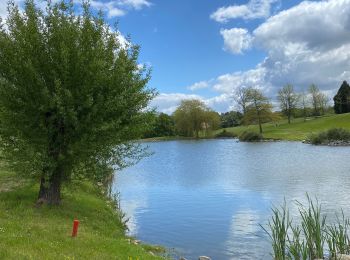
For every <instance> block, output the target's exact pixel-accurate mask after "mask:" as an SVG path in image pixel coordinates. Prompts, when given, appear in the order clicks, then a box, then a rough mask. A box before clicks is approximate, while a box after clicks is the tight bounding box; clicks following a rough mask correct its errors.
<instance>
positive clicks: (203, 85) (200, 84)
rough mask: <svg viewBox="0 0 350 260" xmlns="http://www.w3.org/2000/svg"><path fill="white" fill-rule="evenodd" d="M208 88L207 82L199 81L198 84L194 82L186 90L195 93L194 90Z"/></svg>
mask: <svg viewBox="0 0 350 260" xmlns="http://www.w3.org/2000/svg"><path fill="white" fill-rule="evenodd" d="M209 86H210V84H209V82H208V81H200V82H196V83H194V84H193V85H191V86H189V87H187V89H189V90H192V91H195V90H199V89H203V88H208V87H209Z"/></svg>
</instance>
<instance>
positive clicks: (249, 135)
mask: <svg viewBox="0 0 350 260" xmlns="http://www.w3.org/2000/svg"><path fill="white" fill-rule="evenodd" d="M262 139H263V136H262V135H261V134H259V133H256V132H253V131H244V132H243V133H241V134H240V136H239V140H240V141H242V142H259V141H261V140H262Z"/></svg>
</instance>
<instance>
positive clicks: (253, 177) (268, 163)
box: [114, 140, 350, 260]
mask: <svg viewBox="0 0 350 260" xmlns="http://www.w3.org/2000/svg"><path fill="white" fill-rule="evenodd" d="M146 145H148V146H149V149H150V151H152V152H154V154H153V155H152V156H150V157H148V158H145V159H143V160H142V161H141V162H140V163H139V164H137V165H136V166H134V167H131V168H128V169H126V170H124V171H122V172H119V173H117V176H116V178H115V184H114V191H119V192H120V193H121V205H122V208H123V210H124V211H125V212H126V213H127V215H128V217H130V221H129V228H130V234H131V235H135V236H137V237H138V239H141V240H142V241H145V242H148V243H152V244H161V245H164V246H166V247H169V248H174V249H175V250H176V252H178V255H179V256H184V257H186V258H187V259H198V256H199V255H207V256H211V257H212V258H213V259H218V260H226V259H271V256H270V252H271V246H270V243H269V241H268V238H267V236H266V235H265V234H264V232H263V231H262V229H261V228H260V226H259V224H266V222H267V220H268V218H269V217H270V208H271V206H272V205H280V204H281V203H282V202H283V199H284V197H285V198H286V201H287V203H289V204H290V205H291V214H292V215H293V218H294V219H295V220H296V221H298V217H297V214H296V212H297V211H296V207H295V203H294V201H295V200H299V201H302V202H304V201H305V200H306V199H305V193H306V192H308V193H309V194H310V195H311V196H317V198H318V199H319V201H320V202H321V203H322V207H323V209H324V212H325V213H326V214H327V216H328V217H329V219H332V218H334V217H333V215H334V212H335V211H336V210H340V208H343V209H344V212H345V214H347V215H348V216H350V160H349V159H350V148H347V147H319V146H317V147H316V146H311V145H306V144H302V143H297V142H278V143H239V142H237V141H235V140H206V141H169V142H155V143H147V144H146Z"/></svg>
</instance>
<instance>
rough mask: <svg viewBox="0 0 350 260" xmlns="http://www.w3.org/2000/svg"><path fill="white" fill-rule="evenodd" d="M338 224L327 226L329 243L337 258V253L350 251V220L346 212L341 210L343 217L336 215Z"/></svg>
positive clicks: (332, 253) (330, 250)
mask: <svg viewBox="0 0 350 260" xmlns="http://www.w3.org/2000/svg"><path fill="white" fill-rule="evenodd" d="M336 218H337V222H336V224H332V225H329V226H328V227H327V243H328V248H329V252H330V255H331V257H333V258H335V259H337V254H349V253H350V245H349V244H350V240H349V236H348V231H349V227H350V220H349V219H348V218H345V216H344V212H343V211H341V217H339V216H338V215H336Z"/></svg>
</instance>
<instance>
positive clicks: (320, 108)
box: [309, 84, 329, 116]
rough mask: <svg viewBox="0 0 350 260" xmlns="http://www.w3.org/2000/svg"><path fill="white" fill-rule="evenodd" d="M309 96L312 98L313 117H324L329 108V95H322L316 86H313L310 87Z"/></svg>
mask: <svg viewBox="0 0 350 260" xmlns="http://www.w3.org/2000/svg"><path fill="white" fill-rule="evenodd" d="M309 94H310V96H311V104H312V108H313V115H314V116H319V115H323V114H324V113H325V110H326V108H327V106H328V101H329V99H328V97H327V95H326V94H324V93H322V92H321V91H320V90H319V88H318V87H317V86H316V85H315V84H312V85H311V86H310V87H309Z"/></svg>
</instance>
